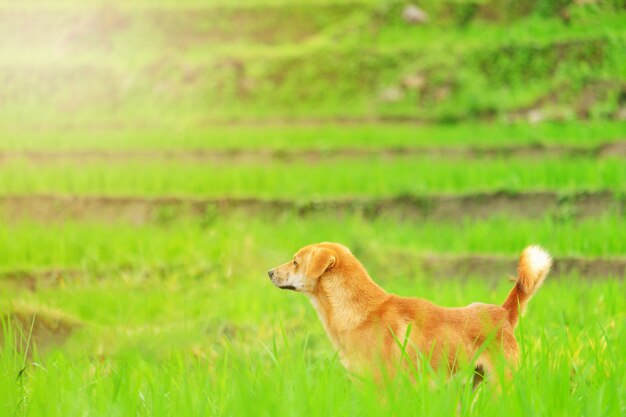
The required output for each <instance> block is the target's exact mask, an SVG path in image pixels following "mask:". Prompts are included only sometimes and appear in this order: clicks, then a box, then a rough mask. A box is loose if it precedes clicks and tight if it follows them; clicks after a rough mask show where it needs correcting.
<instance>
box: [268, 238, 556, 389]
mask: <svg viewBox="0 0 626 417" xmlns="http://www.w3.org/2000/svg"><path fill="white" fill-rule="evenodd" d="M551 265H552V260H551V259H550V256H549V255H548V254H547V253H546V252H545V251H544V250H543V249H541V248H540V247H538V246H529V247H527V248H526V249H524V251H523V252H522V254H521V256H520V260H519V266H518V278H517V282H516V283H515V286H514V287H513V289H512V290H511V292H510V293H509V296H508V297H507V298H506V300H505V301H504V304H502V306H499V305H493V304H482V303H473V304H470V305H469V306H467V307H462V308H447V307H439V306H437V305H435V304H433V303H431V302H429V301H426V300H422V299H418V298H406V297H399V296H397V295H393V294H388V293H386V292H385V290H383V289H382V288H381V287H379V286H378V285H376V283H375V282H374V281H372V279H371V278H370V276H369V275H368V273H367V271H366V270H365V268H364V267H363V265H362V264H361V263H360V262H359V261H358V260H357V259H356V258H355V257H354V255H352V253H351V252H350V250H349V249H348V248H346V247H345V246H343V245H340V244H338V243H326V242H324V243H319V244H314V245H309V246H305V247H304V248H302V249H300V250H299V251H298V253H296V255H295V256H294V258H293V260H292V261H290V262H287V263H285V264H283V265H280V266H278V267H276V268H274V269H272V270H270V271H269V272H268V274H269V276H270V279H271V280H272V283H273V284H274V285H276V286H277V287H279V288H283V289H289V290H294V291H298V292H302V293H304V294H306V295H307V296H308V297H309V299H310V300H311V302H312V303H313V306H314V307H315V309H316V310H317V313H318V315H319V317H320V319H321V321H322V323H323V324H324V328H325V329H326V332H327V334H328V336H329V338H330V340H331V342H332V343H333V346H334V347H335V349H336V350H338V351H339V354H340V357H341V361H342V363H343V364H344V366H345V367H346V368H347V369H348V370H349V371H351V372H355V373H363V372H370V373H374V375H377V376H380V373H379V372H380V371H381V370H382V371H383V372H385V373H386V374H387V375H388V376H393V375H394V373H395V370H396V368H397V366H398V364H399V363H401V362H402V363H404V366H407V365H412V366H418V365H419V363H418V358H422V359H424V358H426V360H427V361H428V362H429V363H430V365H431V366H432V367H433V368H434V369H444V371H446V372H449V373H454V372H455V371H456V370H457V369H458V368H459V366H461V365H463V364H464V363H465V364H466V363H468V362H470V361H474V363H475V366H476V368H478V369H480V370H481V371H483V372H485V373H486V374H487V375H488V376H489V377H490V378H495V372H494V363H495V361H496V360H497V358H498V357H504V358H505V359H506V360H507V361H508V362H509V363H510V364H511V365H513V366H514V365H516V364H517V359H518V346H517V341H516V340H515V335H514V332H513V330H514V328H515V325H516V324H517V321H518V318H519V315H520V312H521V311H522V310H523V309H524V307H525V306H526V303H527V302H528V300H530V298H531V297H532V296H533V294H534V293H535V292H536V291H537V289H538V288H539V287H540V286H541V284H542V282H543V280H544V279H545V277H546V275H547V274H548V272H549V270H550V267H551ZM403 352H404V353H403ZM380 365H382V368H381V366H380ZM444 367H445V368H444Z"/></svg>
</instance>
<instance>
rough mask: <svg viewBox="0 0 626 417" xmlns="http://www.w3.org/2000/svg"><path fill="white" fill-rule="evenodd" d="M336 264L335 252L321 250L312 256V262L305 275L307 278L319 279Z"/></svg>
mask: <svg viewBox="0 0 626 417" xmlns="http://www.w3.org/2000/svg"><path fill="white" fill-rule="evenodd" d="M334 264H335V255H334V254H333V252H332V251H330V250H329V249H326V248H319V249H317V250H316V251H315V252H313V255H311V260H310V262H309V265H308V266H307V268H306V272H305V273H304V275H306V277H307V278H319V277H320V276H321V275H322V274H323V273H324V272H326V270H327V269H328V268H330V267H331V266H333V265H334Z"/></svg>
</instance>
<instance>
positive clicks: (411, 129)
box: [0, 121, 626, 150]
mask: <svg viewBox="0 0 626 417" xmlns="http://www.w3.org/2000/svg"><path fill="white" fill-rule="evenodd" d="M625 131H626V122H619V121H614V122H607V121H595V122H580V121H572V122H568V123H544V124H539V125H529V124H525V123H518V124H505V125H502V124H480V123H467V124H460V125H414V124H371V123H355V124H353V125H342V124H329V123H321V124H312V125H304V126H298V125H288V124H280V123H278V124H275V125H272V124H269V125H251V126H237V125H232V126H219V125H216V126H204V127H189V126H186V125H185V124H184V123H178V124H176V125H173V126H168V127H165V128H162V129H160V130H159V129H156V127H155V126H152V125H150V126H144V127H139V126H136V127H128V128H123V127H121V128H116V127H114V126H109V127H103V128H102V129H91V130H89V129H88V130H86V131H85V130H80V129H78V130H58V129H57V130H55V129H50V130H45V129H38V130H32V129H30V130H29V129H14V130H11V131H7V132H4V133H3V134H2V136H0V149H2V150H18V149H41V150H46V149H54V150H58V149H68V150H72V149H106V150H113V149H119V150H124V149H276V150H281V149H329V150H330V149H335V148H346V147H358V148H374V149H375V148H384V147H393V146H412V147H420V146H460V147H467V146H494V147H497V146H511V145H524V144H544V145H547V146H549V145H573V146H589V147H592V146H595V145H599V144H602V143H605V142H611V141H616V140H620V139H624V132H625Z"/></svg>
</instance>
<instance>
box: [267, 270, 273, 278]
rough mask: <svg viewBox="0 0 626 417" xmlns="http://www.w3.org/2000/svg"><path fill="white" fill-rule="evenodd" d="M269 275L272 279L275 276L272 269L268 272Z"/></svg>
mask: <svg viewBox="0 0 626 417" xmlns="http://www.w3.org/2000/svg"><path fill="white" fill-rule="evenodd" d="M267 275H269V276H270V278H272V277H273V276H274V270H273V269H270V270H269V271H267Z"/></svg>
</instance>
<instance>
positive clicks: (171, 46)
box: [0, 0, 626, 416]
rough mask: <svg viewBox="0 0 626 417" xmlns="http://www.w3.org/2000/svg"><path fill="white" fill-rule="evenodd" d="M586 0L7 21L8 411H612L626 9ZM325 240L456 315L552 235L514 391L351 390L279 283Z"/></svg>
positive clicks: (131, 7)
mask: <svg viewBox="0 0 626 417" xmlns="http://www.w3.org/2000/svg"><path fill="white" fill-rule="evenodd" d="M578 3H579V2H574V3H570V2H567V1H564V2H553V1H523V2H519V5H516V6H512V5H510V4H509V3H507V2H498V1H486V2H471V1H467V2H466V1H454V2H430V1H427V2H422V3H420V4H419V5H420V7H421V8H422V9H423V10H425V11H426V13H427V14H428V19H427V22H424V23H415V22H413V23H410V22H407V19H406V16H404V17H403V13H404V12H405V6H406V4H405V3H404V2H397V1H380V2H378V1H373V0H360V1H350V2H339V1H331V0H307V1H305V2H299V3H297V4H296V3H293V2H282V1H278V0H276V1H270V0H254V1H253V0H250V1H242V2H239V3H238V4H237V5H235V4H233V2H221V1H217V0H212V1H209V2H200V1H191V0H189V1H184V2H165V1H164V2H140V1H133V2H128V3H118V4H117V3H113V4H107V5H104V4H98V3H86V4H78V3H74V2H71V1H62V2H55V3H46V2H34V1H27V2H24V3H19V4H17V3H16V4H7V3H3V4H1V5H0V80H2V82H0V315H2V317H3V319H4V322H3V323H4V324H3V326H4V327H3V332H2V336H3V337H2V338H1V339H0V343H1V344H0V346H2V351H1V352H0V410H2V414H3V415H4V414H6V415H19V416H22V415H43V414H45V415H79V414H80V415H107V416H109V415H131V414H134V415H287V414H291V415H294V413H295V414H296V415H329V413H332V414H333V415H336V414H337V413H341V414H350V415H380V414H381V413H384V412H389V411H390V409H389V407H393V408H394V409H395V410H396V411H397V412H398V414H408V413H409V412H411V413H417V412H419V413H421V414H427V415H443V414H445V413H448V414H450V415H452V414H453V413H456V412H457V411H456V410H457V407H460V410H461V411H460V413H461V414H462V415H481V416H483V415H502V413H504V412H505V411H506V412H507V413H508V414H510V415H512V416H515V415H528V414H531V413H532V414H533V415H535V414H536V415H557V414H565V413H569V414H573V415H589V416H609V415H611V416H612V415H615V416H617V415H623V414H624V413H625V412H626V403H625V402H624V398H626V396H625V394H626V391H625V386H626V375H625V373H624V357H623V353H622V352H623V351H624V348H625V347H626V346H624V340H626V334H625V329H626V326H625V324H626V323H625V321H624V320H625V319H626V317H625V315H624V311H625V310H626V305H625V302H624V297H623V294H624V283H623V278H624V275H625V274H626V238H625V237H626V121H625V119H626V66H625V65H626V64H624V63H625V62H626V60H624V59H623V57H624V56H626V29H625V28H626V12H625V11H624V5H623V4H621V3H620V2H612V3H611V2H609V3H610V4H608V3H599V2H598V3H596V2H587V3H584V4H583V2H580V4H578ZM323 240H330V241H339V242H342V243H344V244H346V245H347V246H349V247H350V248H352V250H353V252H354V253H355V254H356V255H357V256H358V257H359V258H360V259H361V260H362V261H363V263H364V264H365V266H366V267H367V268H368V270H369V271H370V273H371V275H372V276H373V277H374V278H375V279H376V280H377V281H378V282H379V283H381V285H383V286H384V287H385V288H386V289H388V290H389V291H393V292H396V293H400V294H403V295H412V296H419V297H423V298H428V299H431V300H433V301H434V302H436V303H438V304H441V305H449V306H454V305H466V304H469V303H471V302H474V301H477V300H479V301H484V302H493V303H500V302H502V301H503V300H504V297H505V296H506V293H507V291H508V289H509V287H510V286H511V282H510V280H509V277H510V276H512V275H514V274H515V263H516V257H517V255H518V253H519V252H520V250H521V249H522V248H523V247H524V246H525V245H527V244H529V243H539V244H542V245H543V246H544V247H545V248H546V249H547V250H548V251H550V252H551V253H552V254H553V255H554V258H555V266H554V270H553V272H552V274H551V275H550V277H549V279H548V281H547V282H546V284H545V286H544V288H543V289H542V290H541V291H540V292H539V293H538V295H537V297H536V299H534V300H533V302H532V303H531V305H530V307H529V313H528V315H527V316H526V317H525V319H524V321H523V323H522V324H523V326H522V328H521V329H519V330H520V331H519V333H518V337H519V338H520V342H521V344H522V353H523V360H522V362H523V363H522V367H521V369H520V371H519V373H518V375H516V376H515V384H514V385H512V386H511V387H507V388H506V390H505V393H504V395H500V396H498V395H497V394H494V393H493V392H491V391H490V390H489V389H488V388H487V389H485V390H484V391H483V392H482V393H481V394H478V395H476V394H473V393H472V392H471V390H468V389H467V388H465V385H464V384H462V383H461V382H462V381H453V382H449V383H446V384H442V385H441V386H440V388H439V389H437V390H433V389H432V388H430V387H431V385H430V384H429V383H428V382H427V381H423V382H422V381H421V380H420V381H418V383H417V385H415V384H410V383H407V382H406V381H398V382H397V383H396V385H393V386H391V387H390V388H389V392H387V393H386V395H387V397H386V400H383V401H381V400H380V397H379V396H380V394H381V393H380V392H378V390H377V388H376V387H374V386H372V387H370V386H369V385H367V384H364V386H362V387H358V386H356V385H355V384H353V383H352V382H351V380H350V379H349V378H348V377H347V376H346V375H345V373H344V371H343V369H342V368H341V365H340V364H339V362H338V360H337V358H335V357H334V353H333V351H332V350H331V347H330V344H329V343H328V342H327V340H326V335H325V334H324V332H323V328H322V326H321V325H320V324H319V323H318V321H317V317H316V316H315V312H314V311H313V309H312V308H311V307H310V305H308V302H307V301H306V300H305V299H304V298H303V297H297V295H296V296H294V294H285V293H284V292H280V291H277V290H276V289H275V288H274V287H272V286H271V285H270V283H269V281H268V280H267V277H266V275H265V274H266V273H265V271H266V270H267V269H268V268H269V267H271V266H273V265H275V264H278V263H280V262H284V261H286V260H288V259H289V258H290V256H291V255H292V254H293V253H294V252H295V251H296V250H297V249H298V248H299V247H300V246H302V245H304V244H308V243H311V242H316V241H323ZM294 381H297V383H296V384H294ZM416 387H417V388H416ZM493 395H496V397H492V396H493ZM52 403H54V404H55V405H54V407H52V408H51V405H50V404H52Z"/></svg>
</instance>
